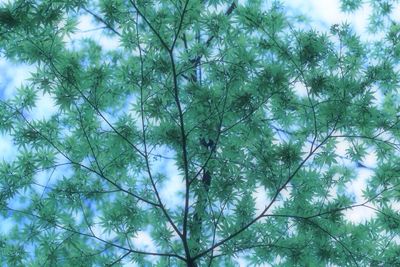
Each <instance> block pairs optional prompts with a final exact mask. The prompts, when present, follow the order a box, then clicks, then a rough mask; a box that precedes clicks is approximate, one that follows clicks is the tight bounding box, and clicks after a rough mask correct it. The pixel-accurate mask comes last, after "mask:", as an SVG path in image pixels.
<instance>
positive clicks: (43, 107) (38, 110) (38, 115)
mask: <svg viewBox="0 0 400 267" xmlns="http://www.w3.org/2000/svg"><path fill="white" fill-rule="evenodd" d="M57 110H58V108H57V106H56V103H55V101H54V99H53V98H52V97H51V96H50V95H49V94H44V95H42V96H39V99H38V101H37V102H36V106H35V107H34V108H33V109H32V111H31V112H30V115H31V117H32V119H34V120H47V119H49V118H50V117H51V116H52V115H54V114H55V113H56V112H57Z"/></svg>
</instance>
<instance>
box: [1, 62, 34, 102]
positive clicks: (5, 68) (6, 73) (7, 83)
mask: <svg viewBox="0 0 400 267" xmlns="http://www.w3.org/2000/svg"><path fill="white" fill-rule="evenodd" d="M34 70H35V66H33V65H28V64H23V63H18V64H17V63H13V62H10V61H7V60H6V59H4V58H2V57H0V72H1V73H2V75H1V76H0V98H3V99H9V98H11V97H12V96H14V95H15V93H16V87H18V86H21V85H23V84H26V83H27V82H26V79H27V78H29V77H30V73H31V72H32V71H34Z"/></svg>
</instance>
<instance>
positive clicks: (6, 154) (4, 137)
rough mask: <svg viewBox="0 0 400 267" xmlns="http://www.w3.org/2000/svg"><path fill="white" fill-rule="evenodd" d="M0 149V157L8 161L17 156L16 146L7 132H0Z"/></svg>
mask: <svg viewBox="0 0 400 267" xmlns="http://www.w3.org/2000/svg"><path fill="white" fill-rule="evenodd" d="M0 151H1V157H2V158H1V159H2V160H4V161H6V162H10V161H12V160H14V159H15V157H16V156H17V151H18V149H17V147H16V146H15V145H14V143H13V139H12V137H11V136H10V135H8V134H0Z"/></svg>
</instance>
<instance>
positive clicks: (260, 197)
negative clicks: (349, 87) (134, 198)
mask: <svg viewBox="0 0 400 267" xmlns="http://www.w3.org/2000/svg"><path fill="white" fill-rule="evenodd" d="M2 2H5V1H3V0H0V4H1V3H2ZM282 2H284V3H285V4H286V5H287V6H288V7H289V8H291V9H292V10H293V11H294V12H297V11H300V12H301V13H304V14H305V15H306V16H308V17H309V18H310V19H311V21H313V22H314V23H313V24H314V25H317V27H318V28H320V29H321V30H329V28H330V26H331V25H332V24H336V23H341V22H344V21H347V22H348V23H350V24H351V25H352V26H353V27H354V28H355V30H356V31H357V32H358V33H359V34H360V36H361V38H362V39H365V40H368V39H372V38H377V36H371V35H369V34H367V33H366V31H365V29H366V26H367V22H368V21H367V18H368V14H369V13H370V12H371V10H370V8H369V7H368V5H364V7H363V8H362V9H360V10H359V11H357V12H356V13H355V14H352V15H348V14H344V13H342V12H340V3H339V0H289V1H282ZM396 13H398V14H399V15H400V10H397V11H396ZM78 28H79V31H78V32H77V33H76V34H75V35H74V36H73V37H72V39H73V40H78V39H80V38H83V37H89V36H90V37H91V38H93V39H94V40H96V41H97V42H99V43H100V44H101V45H102V46H103V48H104V49H106V50H112V49H114V48H116V47H118V40H117V39H112V38H109V37H105V36H103V35H101V34H98V32H96V31H90V30H91V29H93V28H96V25H94V24H93V23H92V21H91V17H90V16H82V17H81V18H80V23H79V25H78ZM378 38H379V37H378ZM71 45H73V44H71ZM34 69H35V68H34V66H28V65H25V64H16V63H12V62H8V61H6V60H5V59H4V58H1V57H0V73H1V76H0V98H3V99H7V98H10V97H12V96H13V95H14V94H15V88H16V87H18V86H20V85H21V84H24V83H25V79H26V78H28V77H29V73H30V72H32V71H34ZM299 90H300V91H299V93H301V89H299ZM56 110H57V108H56V107H55V105H54V102H53V100H52V98H51V97H50V96H49V95H43V96H40V97H39V102H38V104H37V106H36V107H35V108H34V109H33V111H32V113H31V116H32V119H46V118H49V117H50V116H51V115H52V114H54V113H55V112H56ZM346 148H347V144H346V142H345V141H344V140H342V141H341V142H339V144H338V146H337V147H336V150H337V153H338V154H339V155H345V150H346ZM16 154H17V152H16V148H15V147H14V146H13V144H12V139H11V138H10V136H8V135H7V134H0V160H5V161H10V160H13V159H14V158H15V156H16ZM349 164H350V163H349ZM362 164H363V165H365V166H366V167H368V168H358V169H357V178H356V179H355V180H353V181H351V182H350V183H349V184H348V190H349V192H351V193H352V194H354V196H355V198H356V200H357V202H362V201H363V197H362V190H363V189H364V188H365V186H366V181H367V180H368V178H369V177H371V176H372V175H373V171H372V170H371V168H373V167H375V166H376V156H375V154H374V153H373V152H371V153H370V154H369V155H368V156H367V157H366V159H365V160H364V161H363V162H362ZM161 165H162V166H160V168H163V170H164V171H165V173H167V175H169V182H167V183H166V185H165V186H164V188H163V190H162V192H161V195H162V198H164V199H168V200H169V201H170V204H173V205H175V204H177V202H178V201H179V199H177V198H174V197H173V196H174V195H176V193H177V192H179V191H181V190H182V185H181V183H180V181H179V179H180V177H179V175H178V174H177V168H176V166H175V165H174V164H171V163H170V162H169V163H168V162H165V163H163V164H161ZM44 177H45V175H44ZM44 177H42V178H40V177H38V179H45V178H44ZM177 184H178V185H180V186H178V187H177V186H176V185H177ZM254 196H255V197H256V199H257V208H258V209H262V208H263V207H264V205H265V202H266V200H267V199H266V197H265V193H264V191H263V190H261V189H260V190H258V191H257V192H254ZM15 204H17V203H15ZM346 216H347V218H348V219H349V220H351V221H353V222H363V221H365V220H367V219H368V218H371V217H373V216H374V214H373V212H371V210H369V209H363V208H357V209H354V210H348V211H346ZM11 226H12V221H11V220H10V219H7V220H4V219H2V218H0V233H1V232H2V231H3V232H6V231H8V230H9V229H10V227H11ZM133 242H134V243H135V244H137V245H139V246H142V247H143V248H145V247H147V248H150V249H152V250H156V248H155V245H154V242H153V241H152V240H151V237H150V236H149V234H148V232H147V231H146V230H144V231H141V232H140V233H139V234H138V235H137V236H136V237H135V238H134V240H133ZM238 264H239V265H240V266H247V265H246V264H247V263H246V261H245V260H244V259H243V258H239V259H238ZM126 266H134V265H128V264H127V265H126Z"/></svg>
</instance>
